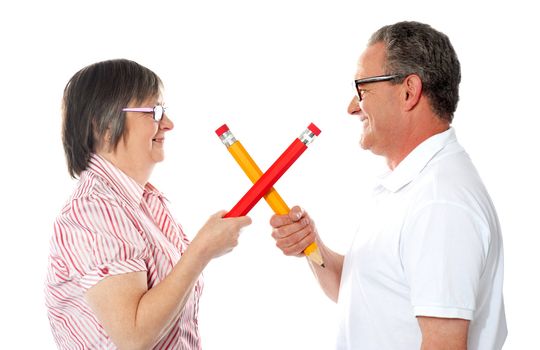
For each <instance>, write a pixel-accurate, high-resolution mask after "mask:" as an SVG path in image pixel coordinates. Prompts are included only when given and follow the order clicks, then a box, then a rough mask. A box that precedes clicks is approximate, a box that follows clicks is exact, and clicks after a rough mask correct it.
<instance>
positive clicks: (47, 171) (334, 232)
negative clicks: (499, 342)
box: [0, 0, 540, 350]
mask: <svg viewBox="0 0 540 350" xmlns="http://www.w3.org/2000/svg"><path fill="white" fill-rule="evenodd" d="M7 3H9V5H8V4H7ZM531 3H532V1H531ZM0 13H1V14H2V21H1V22H0V44H1V46H0V51H1V54H0V62H1V64H0V100H1V104H0V109H1V122H0V123H1V125H2V128H1V130H2V137H0V143H1V145H0V146H1V147H0V151H1V152H2V153H1V164H2V165H1V173H0V176H1V179H0V180H1V182H0V183H1V186H2V187H1V189H2V190H1V201H2V209H1V211H0V215H1V226H0V227H1V228H0V234H1V237H2V241H1V242H2V243H0V249H1V251H2V260H1V261H2V266H1V271H2V272H1V274H0V281H1V282H0V283H1V288H0V319H1V324H2V325H1V326H0V348H5V349H11V348H16V349H35V348H39V349H53V348H54V346H55V345H54V341H53V339H52V336H51V334H50V330H49V326H48V321H47V318H46V314H45V308H44V300H43V299H44V298H43V281H44V276H45V271H46V262H47V254H48V240H49V237H50V235H51V231H52V222H53V220H54V218H55V216H56V215H57V213H58V212H59V210H60V208H61V206H62V204H63V203H64V201H65V200H66V199H67V197H68V196H69V194H70V193H71V191H72V188H73V186H74V183H75V182H74V181H73V180H70V178H69V177H68V174H67V171H66V166H65V162H64V155H63V150H62V147H61V141H60V100H61V95H62V91H63V88H64V86H65V84H66V82H67V81H68V79H69V78H70V77H71V76H72V75H73V74H74V73H75V72H76V71H77V70H79V69H80V68H82V67H84V66H86V65H88V64H91V63H94V62H96V61H100V60H104V59H110V58H129V59H133V60H135V61H137V62H139V63H141V64H143V65H145V66H147V67H149V68H151V69H152V70H154V71H155V72H156V73H157V74H158V75H160V77H161V78H162V79H163V81H164V83H165V88H166V92H165V98H166V103H167V104H168V105H169V106H170V107H171V108H170V117H171V118H172V119H173V121H174V122H175V124H176V125H175V129H174V131H172V132H171V133H170V134H169V135H168V139H167V142H166V147H167V159H166V161H165V162H164V163H163V164H160V165H159V166H157V167H156V171H155V172H154V175H153V178H152V180H151V181H152V182H153V183H154V184H155V185H156V186H157V187H158V188H160V189H161V190H162V191H163V192H165V193H166V194H167V195H168V198H169V199H170V200H171V202H172V203H173V205H172V209H173V212H174V213H175V214H176V217H177V219H178V220H179V221H180V222H181V223H182V225H183V227H184V229H185V231H186V233H187V234H188V235H189V236H190V237H192V236H193V235H194V234H195V233H196V232H197V230H198V229H199V227H200V226H201V225H202V224H203V223H204V222H205V221H206V218H207V217H208V216H209V215H210V214H212V213H214V212H216V211H217V210H220V209H230V208H231V207H232V206H233V205H234V204H235V203H236V201H237V200H238V199H239V198H240V197H241V196H242V195H243V193H244V192H245V191H246V190H247V189H248V188H249V186H250V183H249V181H248V180H247V178H246V177H245V176H244V174H243V173H242V172H241V170H240V169H239V167H238V166H237V165H236V163H235V162H234V160H233V158H232V157H231V156H230V155H229V154H228V152H227V151H226V150H225V147H224V146H223V145H222V144H221V142H220V141H219V139H218V138H217V136H216V135H215V134H214V130H215V129H216V128H217V127H219V126H220V125H221V124H222V123H228V125H229V127H230V128H231V130H232V131H233V132H234V134H235V135H236V136H237V138H238V139H239V140H241V141H242V143H243V144H244V146H245V147H246V149H247V150H248V151H249V152H250V153H251V155H252V156H253V158H255V160H256V161H257V162H258V163H259V165H260V167H261V168H263V169H266V168H267V167H268V166H269V165H270V164H271V163H272V162H273V161H274V160H275V159H276V158H277V157H278V155H279V154H281V152H282V151H283V150H284V149H285V148H286V147H287V146H288V145H289V144H290V143H291V142H292V141H293V139H294V138H295V137H297V136H298V135H299V134H300V133H301V132H302V131H303V130H304V129H305V127H306V126H307V125H308V124H309V123H310V122H314V123H315V124H316V125H318V126H319V127H320V128H321V129H322V134H321V135H320V137H319V138H318V139H317V140H316V141H315V142H314V143H313V144H312V145H311V146H310V148H309V149H308V150H307V151H306V152H305V153H304V155H302V157H301V158H300V159H299V160H298V161H297V162H296V163H295V164H294V165H293V166H292V168H291V169H290V170H289V171H288V172H287V173H286V174H285V175H284V176H283V178H282V179H281V180H280V182H278V184H277V185H276V188H277V189H278V191H279V192H280V194H281V195H282V196H283V197H284V199H285V200H286V201H287V202H288V203H289V204H290V205H293V204H301V205H302V206H304V207H305V208H306V209H307V210H308V211H309V212H310V213H311V215H312V216H313V217H314V219H315V220H316V222H317V225H318V228H319V232H320V234H321V236H322V237H323V239H324V240H325V241H326V243H327V244H328V245H329V246H330V247H332V248H334V249H335V250H337V251H339V252H345V251H346V249H347V246H348V244H349V242H350V240H351V237H352V235H353V234H354V232H355V228H356V225H357V223H358V222H359V221H360V220H362V219H363V218H362V208H363V207H364V206H365V205H366V199H367V194H368V193H369V190H370V185H371V179H372V177H373V176H374V175H376V174H378V173H380V171H381V167H382V166H384V164H383V162H381V160H379V159H377V158H376V157H375V156H373V155H372V154H370V153H369V152H364V151H362V150H361V149H360V147H359V146H358V139H359V136H360V132H361V124H360V123H359V121H358V120H357V119H355V118H351V117H349V116H348V115H347V114H346V107H347V104H348V102H349V100H350V98H351V97H352V89H351V84H350V82H351V80H352V78H353V75H354V71H355V64H356V60H357V58H358V55H359V54H360V53H361V51H362V50H363V49H364V46H365V43H366V41H367V39H368V37H369V35H370V34H371V33H372V32H373V31H375V30H376V29H378V28H379V27H381V26H382V25H385V24H389V23H394V22H396V21H400V20H418V21H422V22H427V23H429V24H431V25H432V26H433V27H435V28H436V29H439V30H441V31H443V32H445V33H447V34H448V35H449V36H450V38H451V40H452V42H453V44H454V47H455V49H456V51H457V53H458V56H459V58H460V60H461V64H462V75H463V79H462V83H461V100H460V103H459V106H458V111H457V113H456V116H455V123H454V126H455V128H456V131H457V135H458V138H459V140H460V141H461V143H462V144H463V145H464V146H465V147H466V149H467V150H468V152H469V153H470V155H471V157H472V158H473V161H474V162H475V164H476V165H477V167H478V169H479V171H480V173H481V175H482V176H483V179H484V181H485V183H486V185H487V187H488V189H489V191H490V193H491V195H492V198H493V201H494V203H495V205H496V207H497V209H498V212H499V216H500V221H501V225H502V228H503V234H504V243H505V254H506V256H505V258H506V268H505V271H506V279H505V288H504V291H505V301H506V311H507V319H508V327H509V336H508V339H507V343H506V346H505V349H509V350H510V349H532V348H536V349H538V348H540V342H539V341H538V325H539V324H538V321H537V318H538V314H539V312H540V302H539V295H540V287H539V284H538V276H539V273H538V268H539V267H540V264H539V262H540V258H539V256H540V253H539V247H538V243H539V242H540V240H539V235H540V230H539V228H538V217H539V216H540V210H539V209H540V207H539V205H538V198H540V190H539V189H538V179H539V175H540V174H539V172H538V170H537V166H536V164H535V163H536V162H537V159H538V156H537V152H538V150H539V146H540V142H539V137H538V127H539V125H540V122H539V119H540V113H539V112H538V88H537V86H538V82H539V80H540V74H539V69H538V65H539V62H540V55H539V54H538V42H539V39H538V37H539V35H538V34H540V26H539V25H538V17H537V14H538V11H536V10H533V7H532V5H531V4H529V3H528V2H524V1H504V2H503V3H502V4H499V3H498V2H493V1H489V2H488V1H486V2H480V1H469V2H467V3H465V4H463V3H458V2H453V1H446V2H440V3H439V2H436V1H425V2H420V1H395V2H394V1H375V0H373V1H336V0H335V1H328V2H325V1H294V0H287V1H283V0H274V1H269V2H262V1H254V0H252V1H217V0H212V1H204V0H201V1H182V2H180V1H179V2H178V4H176V5H173V2H172V1H171V2H165V1H152V2H150V1H145V2H142V1H102V0H94V1H84V2H83V1H17V2H15V1H9V2H2V5H0ZM270 215H271V211H270V209H269V208H268V207H267V205H266V204H265V203H264V202H261V203H260V204H259V205H258V206H256V207H255V208H254V209H253V210H252V212H251V213H250V216H251V217H252V219H253V221H254V224H253V225H251V226H250V227H249V228H247V229H245V230H244V232H243V235H242V238H241V242H240V245H239V247H238V248H237V249H236V250H235V251H234V252H233V253H231V254H229V255H227V256H225V257H222V258H220V259H218V260H215V261H213V262H211V264H210V265H209V266H208V268H207V270H206V272H205V278H206V289H205V292H204V295H203V299H202V301H201V313H200V327H201V332H202V336H203V342H204V343H203V345H204V348H205V349H207V350H212V349H308V348H309V349H331V348H332V344H333V339H334V332H335V324H336V314H335V306H334V304H333V303H332V302H331V301H329V300H328V299H327V298H326V297H325V296H324V294H323V293H322V291H321V290H320V289H318V287H317V284H316V282H315V281H314V279H313V278H312V276H311V274H310V272H309V270H308V267H307V264H306V263H305V261H304V260H303V259H297V258H288V257H284V256H283V255H282V254H281V253H280V252H279V251H278V250H277V249H276V248H275V247H274V242H273V240H272V239H271V237H270V228H269V225H268V220H269V218H270ZM535 320H536V321H535Z"/></svg>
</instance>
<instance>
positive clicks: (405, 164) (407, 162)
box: [380, 128, 457, 192]
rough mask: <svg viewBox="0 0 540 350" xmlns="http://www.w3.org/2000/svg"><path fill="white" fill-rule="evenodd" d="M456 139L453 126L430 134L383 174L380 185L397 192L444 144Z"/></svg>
mask: <svg viewBox="0 0 540 350" xmlns="http://www.w3.org/2000/svg"><path fill="white" fill-rule="evenodd" d="M456 141H457V138H456V133H455V131H454V129H453V128H449V129H448V130H446V131H444V132H442V133H439V134H436V135H433V136H431V137H430V138H428V139H426V140H425V141H424V142H422V143H421V144H419V145H418V146H417V147H416V148H415V149H414V150H412V152H411V153H409V154H408V155H407V157H405V159H403V160H402V161H401V163H399V164H398V166H397V167H396V168H395V169H394V170H393V171H391V172H388V173H386V174H385V175H383V176H382V177H381V179H380V185H381V186H383V187H385V188H386V189H387V190H389V191H391V192H398V191H399V190H400V189H402V188H403V187H405V186H406V185H408V184H409V183H410V182H411V181H412V180H414V179H415V178H416V177H417V176H418V174H420V173H421V172H422V170H423V169H424V168H425V167H426V166H427V165H428V164H429V162H430V161H431V159H433V157H435V155H436V154H437V153H439V152H440V151H441V150H442V149H443V148H444V147H445V146H446V145H448V144H450V143H453V142H456Z"/></svg>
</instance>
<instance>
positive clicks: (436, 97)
mask: <svg viewBox="0 0 540 350" xmlns="http://www.w3.org/2000/svg"><path fill="white" fill-rule="evenodd" d="M378 42H382V43H384V45H385V47H386V63H385V70H386V72H385V74H400V75H403V76H406V75H409V74H413V73H414V74H417V75H418V76H419V77H420V79H421V80H422V87H423V92H424V93H425V94H426V96H427V97H428V98H429V100H430V102H431V108H432V109H433V112H434V113H436V114H437V115H438V116H439V117H440V118H441V119H443V120H446V121H448V122H452V119H453V117H454V112H455V111H456V108H457V103H458V100H459V83H460V81H461V69H460V64H459V60H458V58H457V55H456V52H455V51H454V48H453V47H452V44H451V43H450V39H448V36H446V35H445V34H443V33H441V32H439V31H437V30H435V29H433V28H432V27H430V26H429V25H427V24H424V23H419V22H398V23H395V24H392V25H387V26H384V27H382V28H381V29H379V30H378V31H376V32H375V33H374V34H373V35H372V36H371V39H370V40H369V45H373V44H375V43H378Z"/></svg>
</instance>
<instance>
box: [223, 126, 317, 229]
mask: <svg viewBox="0 0 540 350" xmlns="http://www.w3.org/2000/svg"><path fill="white" fill-rule="evenodd" d="M320 133H321V130H320V129H319V128H318V127H317V126H316V125H315V124H313V123H311V124H309V126H308V127H307V129H306V130H304V132H303V133H302V134H301V135H300V136H299V137H298V138H296V139H295V140H294V141H293V143H291V145H290V146H289V147H288V148H287V149H286V150H285V152H283V154H282V155H281V156H280V157H279V158H278V159H277V160H276V161H275V162H274V164H272V165H271V166H270V168H268V170H267V171H266V172H265V173H264V174H263V175H262V176H261V177H260V178H259V180H257V182H255V184H254V185H253V186H252V187H251V188H250V189H249V191H247V192H246V194H245V195H244V196H243V197H242V198H241V199H240V200H239V201H238V203H236V205H235V206H234V207H233V208H232V209H231V210H230V211H229V212H228V213H227V214H225V216H224V217H225V218H227V217H236V216H244V215H247V213H249V211H250V210H251V209H252V208H253V207H254V206H255V204H257V202H258V201H259V200H260V199H261V198H262V197H263V196H264V195H265V194H266V193H267V192H268V191H269V190H270V188H272V186H274V184H275V183H276V182H277V181H278V180H279V178H280V177H281V176H282V175H283V174H284V173H285V172H286V171H287V170H288V169H289V168H290V167H291V165H292V164H293V163H294V162H295V161H296V160H297V159H298V158H299V157H300V155H301V154H302V153H304V151H305V150H306V149H307V146H308V145H309V144H310V143H311V142H312V141H313V140H314V139H315V137H316V136H318V135H319V134H320Z"/></svg>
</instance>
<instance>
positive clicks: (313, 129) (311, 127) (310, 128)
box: [307, 123, 321, 136]
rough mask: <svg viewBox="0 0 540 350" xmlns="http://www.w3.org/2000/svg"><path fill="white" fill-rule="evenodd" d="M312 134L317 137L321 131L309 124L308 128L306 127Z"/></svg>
mask: <svg viewBox="0 0 540 350" xmlns="http://www.w3.org/2000/svg"><path fill="white" fill-rule="evenodd" d="M307 128H308V129H309V130H310V131H311V132H312V133H314V134H315V136H319V134H320V133H321V129H319V128H318V127H317V125H315V124H313V123H311V124H309V126H308V127H307Z"/></svg>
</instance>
